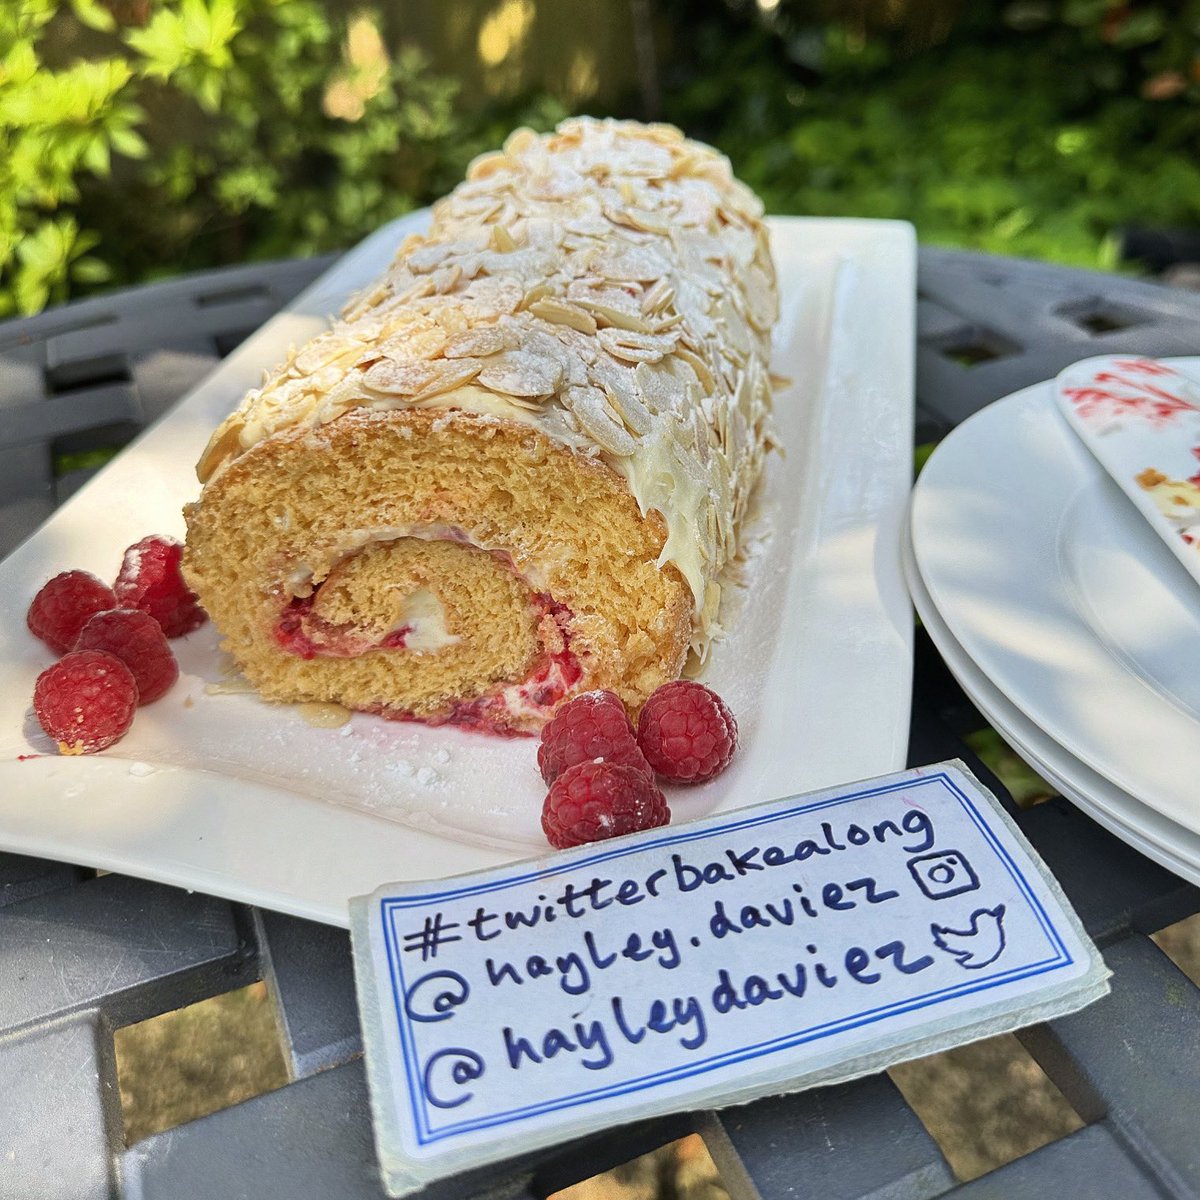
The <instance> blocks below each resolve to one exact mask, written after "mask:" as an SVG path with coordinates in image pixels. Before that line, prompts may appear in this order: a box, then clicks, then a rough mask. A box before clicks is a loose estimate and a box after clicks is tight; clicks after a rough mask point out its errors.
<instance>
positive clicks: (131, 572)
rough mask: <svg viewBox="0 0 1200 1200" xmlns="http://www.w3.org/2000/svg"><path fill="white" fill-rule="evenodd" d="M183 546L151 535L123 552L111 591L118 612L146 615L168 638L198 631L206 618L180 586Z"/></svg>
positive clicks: (195, 598) (196, 602) (181, 584)
mask: <svg viewBox="0 0 1200 1200" xmlns="http://www.w3.org/2000/svg"><path fill="white" fill-rule="evenodd" d="M182 557H183V544H182V543H181V542H178V541H176V540H175V538H171V537H163V536H162V535H161V534H154V535H152V536H151V537H144V538H142V540H141V541H140V542H137V543H136V544H135V545H132V546H130V547H129V549H128V550H126V551H125V559H124V561H123V562H122V563H121V570H120V573H119V574H118V575H117V582H116V583H115V584H113V590H114V591H115V592H116V593H117V600H118V601H119V603H120V607H121V608H140V609H141V610H142V612H147V613H149V614H150V615H151V616H152V617H153V618H154V619H155V620H156V621H157V622H158V623H159V624H160V625H161V626H162V630H163V633H165V634H166V635H167V637H169V638H171V637H181V636H182V635H183V634H185V633H191V632H192V630H193V629H199V627H200V626H201V625H203V624H204V622H205V620H206V618H205V615H204V610H203V609H202V608H201V607H200V602H199V600H198V599H197V597H196V594H195V592H193V591H191V590H190V589H189V588H188V585H187V584H186V583H184V582H183V576H182V575H181V574H180V573H179V561H180V559H181V558H182Z"/></svg>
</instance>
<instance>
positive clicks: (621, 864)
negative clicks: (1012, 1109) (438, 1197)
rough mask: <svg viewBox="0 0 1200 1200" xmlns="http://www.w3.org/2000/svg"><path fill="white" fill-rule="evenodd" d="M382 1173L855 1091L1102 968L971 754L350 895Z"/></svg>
mask: <svg viewBox="0 0 1200 1200" xmlns="http://www.w3.org/2000/svg"><path fill="white" fill-rule="evenodd" d="M351 928H352V935H353V942H354V956H355V971H356V977H357V980H358V990H359V1003H360V1008H361V1013H362V1019H363V1029H364V1033H365V1037H366V1053H367V1069H368V1079H369V1083H370V1090H371V1100H372V1106H373V1109H374V1116H375V1130H376V1142H377V1146H378V1150H379V1158H380V1163H381V1165H382V1169H383V1174H384V1182H385V1184H386V1185H387V1187H388V1189H389V1191H390V1192H391V1194H392V1195H397V1196H399V1195H403V1194H405V1193H407V1192H409V1191H413V1190H415V1189H417V1188H419V1187H420V1186H421V1185H422V1184H423V1183H426V1182H429V1181H431V1180H433V1179H435V1178H438V1177H441V1176H444V1175H449V1174H453V1173H456V1172H459V1171H463V1170H466V1169H469V1168H473V1167H479V1166H482V1165H484V1164H486V1163H489V1162H493V1161H495V1160H498V1159H502V1158H508V1157H511V1156H513V1155H514V1154H517V1153H520V1152H523V1151H527V1150H532V1149H535V1148H538V1147H541V1146H545V1145H549V1144H552V1143H555V1142H560V1141H563V1140H566V1139H568V1138H571V1137H575V1136H579V1135H582V1134H584V1133H587V1132H589V1131H594V1130H597V1129H602V1128H605V1127H607V1126H611V1125H614V1124H619V1123H621V1122H626V1121H633V1120H637V1119H640V1118H644V1117H648V1116H653V1115H657V1114H661V1113H666V1112H671V1111H678V1110H681V1109H692V1108H706V1107H714V1106H720V1105H724V1104H730V1103H738V1102H741V1101H746V1100H750V1099H753V1098H755V1097H758V1096H763V1095H769V1094H772V1093H778V1092H784V1091H793V1090H796V1089H798V1088H803V1087H811V1086H812V1085H814V1084H817V1083H827V1082H833V1081H836V1080H844V1079H849V1078H852V1077H854V1076H857V1075H861V1074H864V1073H867V1072H873V1071H878V1070H882V1069H883V1068H884V1067H886V1066H888V1065H890V1064H892V1063H894V1062H897V1061H899V1060H902V1059H905V1058H912V1057H916V1056H918V1055H923V1054H928V1053H931V1052H933V1051H935V1050H941V1049H945V1048H947V1047H950V1046H953V1045H957V1044H959V1043H962V1042H965V1041H969V1040H971V1039H974V1038H978V1037H984V1036H987V1035H990V1034H993V1033H998V1032H1001V1031H1004V1030H1009V1029H1013V1028H1015V1027H1017V1026H1021V1025H1027V1024H1030V1023H1032V1022H1035V1021H1040V1020H1043V1019H1045V1018H1047V1017H1051V1016H1056V1015H1059V1014H1062V1013H1065V1012H1069V1011H1072V1010H1074V1009H1077V1008H1080V1007H1082V1006H1083V1005H1085V1004H1087V1003H1089V1002H1090V1001H1092V1000H1095V999H1097V998H1098V997H1099V996H1101V995H1103V994H1104V993H1105V992H1106V991H1107V990H1108V985H1107V983H1106V980H1107V977H1108V971H1107V970H1106V968H1105V966H1104V962H1103V960H1102V959H1101V957H1100V955H1099V953H1098V952H1097V950H1096V949H1095V947H1094V946H1093V945H1092V944H1091V942H1090V941H1089V940H1088V938H1087V936H1086V935H1085V934H1084V932H1083V930H1082V928H1081V927H1080V925H1079V922H1078V920H1077V918H1076V917H1075V915H1074V913H1073V912H1072V911H1071V909H1070V908H1069V906H1068V905H1067V902H1066V900H1065V898H1064V897H1063V895H1062V893H1061V891H1060V890H1059V888H1058V886H1057V884H1056V883H1055V881H1054V879H1053V878H1052V877H1051V876H1050V874H1049V873H1048V872H1047V870H1046V868H1045V867H1044V866H1043V865H1042V863H1041V862H1040V861H1039V860H1038V859H1037V858H1036V856H1035V855H1034V854H1033V852H1032V851H1031V850H1030V848H1029V846H1028V845H1027V844H1026V843H1025V842H1024V841H1023V839H1022V838H1021V836H1020V834H1019V833H1018V832H1017V830H1016V828H1015V826H1014V825H1013V824H1012V823H1011V822H1010V820H1009V819H1008V817H1007V816H1006V815H1005V814H1004V812H1003V811H1002V809H1001V808H1000V807H999V805H998V804H997V802H996V801H995V799H994V798H993V797H992V796H991V795H990V794H989V793H988V792H986V791H985V790H984V789H983V788H982V787H981V786H980V785H979V784H978V782H977V781H976V780H975V779H974V778H973V777H972V776H971V775H970V774H969V773H968V772H967V771H966V770H965V768H964V767H963V766H962V765H961V764H956V763H946V764H942V765H940V766H937V767H931V768H924V769H918V770H913V771H908V772H905V773H903V774H898V775H892V776H887V777H885V778H881V779H877V780H873V781H871V782H869V783H860V784H855V785H852V786H849V787H843V788H838V789H833V790H830V791H825V792H820V793H816V794H813V795H808V796H799V797H792V798H790V799H786V800H777V801H773V802H771V803H769V804H764V805H760V806H758V807H755V808H750V809H743V810H741V811H739V812H736V813H725V814H722V815H720V816H717V817H711V818H708V819H707V820H703V821H696V822H693V823H691V824H686V825H680V826H669V827H667V828H665V829H656V830H651V831H648V832H646V833H642V834H636V835H632V836H629V837H624V838H619V839H616V840H614V841H612V842H608V843H599V844H597V845H589V846H583V847H579V848H577V849H575V850H571V851H566V852H562V853H558V854H554V855H551V856H548V857H546V858H545V859H542V860H538V861H529V862H521V863H514V864H512V865H511V866H506V867H501V868H498V869H493V870H489V871H483V872H479V873H478V874H472V875H463V876H458V877H456V878H453V879H446V880H441V881H439V882H435V883H409V884H398V885H395V886H393V887H385V888H381V889H380V890H379V891H377V892H376V893H375V894H374V895H372V896H369V897H364V898H360V899H357V900H355V901H353V902H352V905H351Z"/></svg>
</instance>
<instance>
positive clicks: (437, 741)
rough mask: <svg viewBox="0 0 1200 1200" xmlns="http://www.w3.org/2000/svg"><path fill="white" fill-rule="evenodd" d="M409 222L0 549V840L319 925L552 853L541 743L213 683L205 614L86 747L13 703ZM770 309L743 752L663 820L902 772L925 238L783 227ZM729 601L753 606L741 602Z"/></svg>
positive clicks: (743, 649) (740, 623) (725, 676)
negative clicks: (44, 625)
mask: <svg viewBox="0 0 1200 1200" xmlns="http://www.w3.org/2000/svg"><path fill="white" fill-rule="evenodd" d="M425 219H426V218H425V217H424V215H423V214H416V215H414V216H413V217H410V218H406V219H404V220H401V221H398V222H395V223H393V224H391V225H389V226H387V227H386V228H384V229H382V230H380V231H379V232H378V233H377V234H375V235H373V236H372V237H370V238H368V239H367V240H366V241H365V242H364V243H362V244H361V245H360V246H359V247H357V248H356V249H355V250H354V251H352V252H351V253H350V254H348V255H347V256H346V257H345V258H344V259H342V260H341V261H340V262H339V263H338V264H337V265H336V266H335V267H334V268H333V269H332V270H331V271H330V272H329V273H328V274H326V275H325V276H323V277H322V278H321V279H320V280H319V281H318V282H317V283H316V284H314V285H313V287H312V288H310V289H309V290H308V291H307V292H305V293H304V294H303V295H302V296H301V297H300V298H299V299H298V300H297V301H295V302H294V303H293V304H292V305H291V307H290V308H288V309H287V310H285V311H284V312H283V313H281V314H280V315H279V316H277V317H276V318H275V319H274V320H272V321H271V322H269V323H268V324H267V325H266V326H265V327H264V328H263V329H262V330H260V331H259V332H258V333H257V334H255V335H254V336H253V337H252V338H250V339H249V341H247V342H246V343H245V344H244V345H243V346H241V347H240V348H239V349H238V350H237V351H236V352H235V353H234V354H232V355H231V356H230V357H229V358H228V359H226V360H225V362H224V363H222V365H221V367H220V368H219V369H218V370H217V371H216V372H215V373H214V375H212V376H211V377H210V378H209V379H208V380H206V381H205V382H204V383H203V384H202V385H201V386H200V387H199V388H197V389H196V391H194V392H193V393H192V394H191V395H190V396H188V397H187V398H186V399H185V400H184V401H183V402H182V403H181V404H180V405H179V406H178V407H177V408H176V409H174V410H173V411H172V412H171V413H170V414H168V415H167V417H165V418H164V419H163V420H162V421H161V422H159V423H158V424H157V425H156V426H154V427H153V428H152V429H150V430H149V431H147V432H146V433H145V434H144V435H143V436H142V437H141V438H139V439H138V441H136V442H135V443H134V444H133V445H132V446H131V447H130V448H129V449H128V450H126V451H125V452H124V453H123V454H122V455H121V456H120V457H119V458H117V459H116V460H114V462H113V463H112V464H111V465H110V466H109V467H108V468H107V469H106V470H105V471H103V472H102V473H101V474H100V475H98V476H97V478H96V479H95V480H94V481H93V482H92V483H90V484H89V485H88V486H87V487H86V488H84V489H83V490H81V491H80V492H79V494H78V495H76V496H75V497H73V498H72V499H71V500H70V501H69V502H68V503H67V504H65V505H63V507H62V508H61V509H60V510H59V511H58V512H57V513H55V515H54V516H53V517H52V518H51V519H50V521H48V522H47V523H46V525H45V526H43V527H42V529H41V530H39V531H38V533H37V534H35V535H34V537H33V538H31V539H30V541H28V542H27V543H25V545H23V546H22V547H20V548H19V549H18V550H16V551H15V552H14V553H13V554H12V555H11V556H10V557H9V558H8V559H7V560H6V561H5V562H4V563H3V564H0V616H2V619H0V661H2V662H3V663H4V664H5V667H6V672H7V679H8V683H9V686H8V687H7V688H6V689H5V693H4V695H3V697H0V846H2V847H4V848H6V849H9V850H15V851H20V852H23V853H28V854H41V855H48V856H51V857H55V858H62V859H68V860H72V861H76V862H81V863H86V864H90V865H94V866H97V867H103V868H107V869H110V870H118V871H123V872H126V873H130V874H136V875H142V876H145V877H148V878H152V879H159V880H163V881H165V882H169V883H176V884H181V885H183V886H186V887H191V888H196V889H198V890H203V891H207V892H212V893H215V894H218V895H222V896H228V897H230V898H232V899H237V900H243V901H247V902H251V903H255V904H261V905H265V906H267V907H272V908H277V909H280V910H283V911H286V912H291V913H296V914H298V915H300V916H305V917H310V918H314V919H317V920H322V921H328V922H330V923H333V924H345V923H346V919H347V918H346V902H347V900H348V899H349V897H351V896H355V895H361V894H364V893H366V892H370V891H372V890H374V888H376V887H377V886H378V885H380V884H382V883H385V882H389V881H397V880H405V879H413V878H437V877H442V876H446V875H451V874H455V873H458V872H462V871H467V870H471V869H474V868H480V867H486V866H490V865H493V864H496V863H499V862H504V861H509V860H512V859H515V858H524V857H529V856H531V855H535V854H539V853H542V852H544V851H545V849H546V847H545V842H544V840H543V839H542V835H541V832H540V828H539V815H540V810H541V802H542V798H543V794H544V788H543V786H542V784H541V779H540V777H539V775H538V773H537V769H536V766H535V748H536V745H535V742H534V741H532V740H530V739H520V740H514V741H503V740H497V739H493V738H489V737H485V736H483V735H479V734H472V733H466V732H463V731H460V730H457V729H446V728H442V729H427V728H425V727H423V726H417V725H409V724H397V723H393V722H387V721H383V720H381V719H378V718H374V717H369V716H365V715H356V716H355V717H354V718H353V720H352V722H351V723H350V725H349V726H346V727H345V729H344V730H338V729H333V730H329V729H316V728H312V727H311V726H309V725H308V724H306V723H305V721H304V720H303V718H302V717H301V716H300V714H299V713H298V712H297V711H296V710H295V709H294V708H291V707H287V706H276V705H267V704H264V703H262V702H261V701H259V700H258V699H257V698H256V697H254V696H251V695H244V694H243V695H213V694H209V693H208V692H207V691H206V685H208V684H211V683H215V682H217V681H219V680H220V679H221V662H220V659H219V655H218V652H217V649H216V640H217V639H216V635H215V633H214V632H213V630H212V629H211V627H205V628H204V629H202V630H201V631H199V632H197V633H195V634H193V635H191V636H190V637H189V638H187V639H185V640H183V641H182V642H177V643H175V645H176V647H177V650H178V654H179V658H180V663H181V667H182V677H181V679H180V682H179V683H178V684H177V685H176V687H175V688H174V689H173V690H172V692H170V693H169V694H168V695H167V696H166V697H164V698H163V699H162V700H160V701H158V702H157V703H155V704H153V705H149V706H147V707H146V708H145V709H144V710H142V711H141V712H139V714H138V717H137V720H136V721H135V723H134V726H133V729H132V730H131V731H130V733H129V734H128V735H127V736H126V737H125V738H124V739H123V740H122V741H121V742H120V743H119V744H118V745H116V746H114V747H112V748H111V749H110V750H108V751H106V752H105V753H104V754H102V755H99V756H94V757H90V758H61V757H57V756H53V755H50V756H46V757H37V758H32V759H26V760H25V761H19V760H18V756H19V755H29V754H38V753H42V752H45V751H47V750H48V749H50V748H51V747H50V743H49V741H48V739H46V738H45V736H44V735H43V734H42V733H41V731H40V730H39V729H38V728H37V726H36V724H35V723H34V722H33V721H32V718H31V717H30V716H29V714H28V705H29V697H30V696H31V694H32V690H33V682H34V679H35V677H36V675H37V673H38V672H39V671H40V670H42V669H43V668H44V667H45V666H46V665H47V664H48V663H49V661H50V655H49V653H48V651H46V649H45V647H43V646H42V645H41V644H40V643H39V642H37V641H36V639H34V638H33V637H32V636H30V635H29V634H28V633H27V632H26V630H25V627H24V614H25V610H26V608H27V606H28V603H29V599H30V597H31V596H32V594H33V592H34V591H35V590H36V589H37V587H38V586H40V584H41V583H42V582H43V581H44V580H45V579H47V578H49V577H50V576H51V575H53V574H55V573H56V572H58V571H60V570H64V569H66V568H68V567H81V568H83V569H86V570H91V571H94V572H96V573H97V574H98V575H100V576H101V577H105V578H111V577H112V576H113V575H114V573H115V571H116V568H117V566H118V565H119V562H120V557H121V552H122V550H123V548H124V547H125V546H126V545H128V544H130V543H132V542H134V541H136V540H137V539H138V538H140V537H142V536H143V535H145V534H146V533H150V532H163V533H174V534H181V533H182V531H183V523H182V518H181V516H180V508H181V506H182V505H183V504H184V503H185V502H186V501H188V500H190V499H192V498H194V496H195V494H196V491H197V485H196V483H195V477H194V474H193V469H192V468H193V464H194V463H195V461H196V458H197V457H198V455H199V453H200V450H201V449H202V448H203V446H204V443H205V441H206V440H207V438H208V435H209V433H210V431H211V430H212V428H213V427H214V426H215V425H216V423H217V422H218V421H219V420H220V418H221V417H222V416H223V415H224V413H225V412H226V411H228V410H229V408H231V407H232V406H233V405H234V404H236V402H237V401H238V400H239V399H240V398H241V396H242V394H243V392H244V391H245V390H246V389H247V388H248V387H250V386H253V385H254V384H255V383H257V382H258V380H259V378H260V376H261V372H262V370H263V368H264V367H268V366H270V365H272V364H273V363H274V362H276V361H277V360H278V359H279V358H281V357H282V355H283V354H284V353H285V352H286V350H287V347H288V346H289V344H299V343H301V342H303V341H304V340H305V339H306V338H308V337H310V336H311V335H312V334H313V333H315V332H316V331H318V330H319V329H320V328H322V327H323V325H324V322H325V318H326V314H328V313H330V312H332V311H334V310H336V309H337V308H338V307H340V305H341V304H342V303H343V302H344V300H345V299H346V297H347V296H348V295H349V294H350V293H352V292H353V291H354V290H356V289H357V288H359V287H361V286H362V285H364V284H365V283H366V282H368V281H369V280H371V279H372V278H373V277H375V276H376V275H377V274H378V273H379V272H380V271H381V270H382V268H383V267H384V265H385V264H386V263H387V262H388V260H389V259H390V257H391V254H392V252H393V249H394V247H395V246H396V245H397V243H398V242H399V241H400V240H401V239H402V238H403V237H404V236H405V235H406V234H407V233H409V232H411V231H413V230H414V229H417V228H420V227H421V225H422V224H423V223H424V221H425ZM771 233H772V240H773V248H774V252H775V256H776V261H777V264H778V266H779V271H780V278H781V282H782V300H783V315H782V318H781V320H780V324H779V326H778V329H777V336H776V342H775V354H774V358H773V361H772V367H773V369H774V370H775V371H776V372H777V373H778V374H780V375H783V376H786V377H787V378H788V379H790V381H791V383H790V385H789V386H787V387H785V388H783V389H782V390H781V391H780V392H779V394H778V397H777V411H778V424H779V428H780V433H781V436H782V440H783V443H784V445H785V446H786V447H787V456H786V458H780V457H775V458H774V460H773V461H772V462H771V464H770V466H769V468H768V474H767V478H766V483H765V487H764V490H763V496H762V504H761V514H760V515H759V516H758V517H757V518H756V522H755V526H754V536H753V539H752V552H751V554H750V561H749V562H748V565H747V572H746V580H747V582H746V587H745V588H744V589H743V591H742V593H741V594H740V596H737V597H735V598H734V606H735V611H734V612H723V614H722V615H723V619H724V620H725V621H726V623H727V624H728V625H729V627H731V628H732V630H733V632H732V634H731V635H730V637H729V638H728V640H727V641H725V642H724V643H722V644H720V645H719V646H717V647H716V648H715V650H714V652H713V654H712V656H711V662H710V664H709V666H708V667H707V669H706V673H705V680H706V681H707V682H709V683H711V684H712V686H713V687H715V688H716V689H717V690H718V691H719V692H721V694H722V695H723V696H725V697H726V699H727V700H728V701H729V703H730V706H731V707H732V709H733V711H734V713H735V714H736V715H737V718H738V722H739V725H740V728H741V733H742V750H741V752H740V754H739V755H738V757H737V758H736V759H735V760H734V763H733V765H732V766H731V768H730V769H729V770H728V771H727V772H726V773H725V774H724V775H722V776H721V777H720V778H719V779H717V780H715V781H713V782H712V783H711V784H708V785H705V786H702V787H698V788H692V789H682V788H676V789H672V790H671V792H670V795H669V797H668V799H669V801H670V803H671V805H672V810H673V813H674V818H675V820H687V819H689V818H692V817H697V816H700V815H703V814H707V813H710V812H715V811H720V810H722V809H728V808H736V807H739V806H741V805H744V804H749V803H753V802H755V801H759V800H766V799H770V798H773V797H776V796H782V795H787V794H790V793H795V792H800V791H806V790H809V789H813V788H820V787H824V786H827V785H831V784H834V783H839V782H843V781H845V780H851V779H858V778H863V777H866V776H871V775H876V774H881V773H884V772H887V771H892V770H895V769H897V768H898V767H901V766H903V764H904V755H905V748H906V741H907V735H908V718H909V688H910V681H911V671H912V640H911V615H910V609H909V605H908V597H907V593H906V592H905V589H904V584H903V580H902V578H901V574H900V565H899V533H900V524H901V520H902V516H903V510H904V498H905V495H906V493H907V490H908V486H909V482H910V478H911V474H910V473H911V442H912V370H913V334H914V317H913V306H914V282H915V243H914V239H913V235H912V230H911V228H910V227H909V226H908V225H905V224H902V223H896V222H876V221H854V220H824V219H819V220H815V219H814V220H802V219H794V218H782V219H774V220H772V222H771ZM737 609H740V611H736V610H737Z"/></svg>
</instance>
